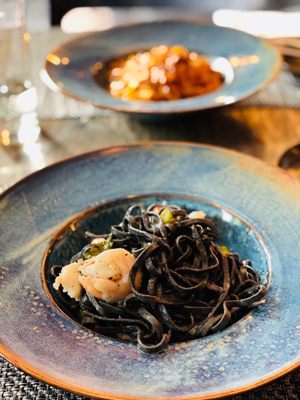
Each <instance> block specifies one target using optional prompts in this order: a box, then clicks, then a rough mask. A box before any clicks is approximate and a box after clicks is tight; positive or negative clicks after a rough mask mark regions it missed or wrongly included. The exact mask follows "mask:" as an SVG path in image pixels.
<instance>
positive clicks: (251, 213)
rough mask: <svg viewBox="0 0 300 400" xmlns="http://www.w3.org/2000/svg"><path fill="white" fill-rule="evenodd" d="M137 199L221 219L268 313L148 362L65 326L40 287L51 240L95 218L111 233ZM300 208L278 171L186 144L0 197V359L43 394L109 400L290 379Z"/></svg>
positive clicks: (207, 392)
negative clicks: (265, 283)
mask: <svg viewBox="0 0 300 400" xmlns="http://www.w3.org/2000/svg"><path fill="white" fill-rule="evenodd" d="M136 196H137V197H138V198H139V201H143V199H146V201H151V200H152V199H153V198H157V197H161V198H164V197H166V198H168V196H171V200H172V202H173V201H175V202H177V203H179V204H182V205H186V206H188V207H194V206H197V207H198V206H199V208H200V207H202V208H204V209H205V211H206V212H207V213H208V214H209V215H210V216H212V217H217V218H219V221H221V225H220V226H223V231H222V232H221V237H222V238H223V239H224V241H225V242H226V243H227V244H229V245H230V246H231V247H232V248H235V249H236V250H237V251H241V252H242V256H245V257H250V258H252V259H253V260H254V263H255V267H257V269H258V270H259V273H260V275H261V276H262V277H263V279H264V280H267V279H269V281H270V289H269V291H268V293H267V296H266V303H265V304H264V305H263V306H261V307H260V308H259V309H256V310H254V311H253V312H251V313H250V314H249V315H248V316H246V317H245V318H244V319H242V320H241V321H239V322H238V323H236V324H235V325H233V326H231V327H230V328H228V329H226V330H224V331H222V332H219V333H217V334H214V335H211V336H208V337H206V338H202V339H198V340H194V341H190V342H184V343H181V344H174V345H170V346H169V347H168V349H167V350H166V351H164V352H162V353H160V354H158V355H150V356H149V355H144V354H141V353H139V351H138V350H137V349H136V347H135V345H133V344H126V343H122V342H118V341H115V340H113V339H110V338H105V337H103V336H99V335H97V334H94V333H92V332H90V331H89V330H87V329H85V328H82V327H80V326H79V325H78V324H77V323H75V322H73V321H72V320H71V319H70V318H68V317H67V316H66V315H64V314H63V313H62V312H61V311H60V310H59V309H58V307H57V306H56V305H55V304H53V303H52V302H51V300H50V299H49V297H48V294H47V293H46V291H45V289H44V286H43V280H42V275H43V274H42V264H43V260H44V257H45V254H46V252H47V249H48V248H49V245H50V243H51V242H52V241H53V238H54V237H55V236H56V235H57V232H58V231H60V230H61V229H62V228H63V227H64V226H66V225H67V224H68V222H69V221H70V220H71V219H73V218H74V217H76V215H79V214H81V213H82V212H84V211H85V210H87V209H88V208H91V207H95V206H97V207H98V208H97V210H98V211H97V212H98V213H99V216H100V217H99V218H100V219H101V218H103V220H104V221H106V223H107V224H108V223H109V220H110V218H112V222H114V218H117V217H118V215H119V213H120V210H121V209H122V207H125V206H126V205H127V204H128V203H130V202H132V201H135V198H136ZM299 199H300V187H299V183H298V182H297V181H296V180H294V179H292V178H291V177H289V175H287V174H286V173H284V172H281V171H280V170H279V169H276V168H273V167H270V166H268V165H266V164H264V163H262V162H260V161H258V160H255V159H253V158H250V157H247V156H245V155H240V154H238V153H234V152H231V151H227V150H221V149H218V148H214V147H209V146H197V145H192V144H179V143H173V144H172V143H156V144H155V143H148V144H140V145H133V146H128V147H115V148H109V149H104V150H101V151H99V152H94V153H90V154H86V155H83V156H79V157H77V158H73V159H70V160H67V161H65V162H63V163H60V164H56V165H54V166H52V167H50V168H47V169H45V170H42V171H40V172H38V173H36V174H34V175H32V176H31V177H29V178H27V179H25V180H23V181H21V182H20V183H18V184H17V185H15V186H14V187H13V188H11V189H10V190H9V191H7V192H6V193H4V194H3V195H2V196H1V197H0V286H1V291H0V350H1V353H2V354H3V355H4V356H5V357H6V358H7V359H8V360H10V361H11V362H13V363H14V364H15V365H17V366H18V367H20V368H22V369H24V370H25V371H27V372H28V373H30V374H32V375H34V376H36V377H38V378H40V379H43V380H45V381H47V382H48V383H50V384H54V385H57V386H60V387H62V388H64V389H67V390H71V391H74V392H77V393H81V394H84V395H89V396H93V397H98V398H105V399H122V400H125V399H155V400H157V399H178V400H179V399H196V398H197V399H209V398H216V397H220V396H224V395H225V394H234V393H238V392H240V391H243V390H247V389H250V388H253V387H256V386H257V385H258V384H261V383H264V382H267V381H269V380H271V379H274V378H275V377H278V376H280V375H281V374H283V373H285V372H288V371H290V370H291V369H292V368H295V367H296V366H297V365H299V356H300V315H299V309H300V292H299V282H300V269H299V265H300V249H299V238H298V236H299V235H298V227H299V224H300V202H299ZM101 210H102V211H101ZM103 210H104V211H103ZM93 212H95V211H93ZM89 215H93V214H86V215H85V216H84V220H82V221H83V222H85V221H88V219H89ZM79 225H80V224H79ZM227 228H228V229H227ZM57 254H58V253H57Z"/></svg>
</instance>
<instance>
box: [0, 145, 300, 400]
mask: <svg viewBox="0 0 300 400" xmlns="http://www.w3.org/2000/svg"><path fill="white" fill-rule="evenodd" d="M157 145H158V146H159V145H161V146H168V145H169V146H176V147H198V148H208V149H212V150H216V151H220V150H221V151H222V152H225V153H229V154H232V155H239V156H240V155H242V156H243V157H246V158H249V159H250V160H251V159H252V161H254V162H262V163H265V164H266V165H269V166H271V167H272V168H274V170H275V171H276V170H277V171H278V172H281V173H282V174H283V175H285V176H286V178H287V179H290V180H291V181H294V182H295V183H296V182H298V181H297V179H296V178H294V177H293V176H291V175H290V174H289V173H284V172H285V171H283V170H281V169H280V168H279V167H276V166H273V165H270V164H268V163H266V162H264V161H262V160H259V159H257V158H256V157H253V156H251V155H248V154H242V153H240V152H238V151H235V150H230V149H225V148H221V147H219V146H214V145H209V144H200V143H193V142H184V141H139V142H132V143H130V144H126V145H119V146H109V147H105V148H102V149H99V150H94V151H89V152H86V153H82V154H79V155H76V156H73V157H67V158H65V159H63V160H61V161H58V162H56V163H53V164H51V165H49V166H47V167H45V168H43V169H41V170H38V171H36V172H33V173H31V174H29V175H27V176H26V177H24V178H23V179H21V180H20V181H18V182H17V183H15V184H14V185H13V186H11V187H10V188H8V189H7V190H6V191H4V192H3V193H1V194H0V201H1V200H2V198H4V197H5V196H6V195H7V194H8V193H10V192H12V191H13V190H15V188H16V187H17V186H19V185H20V184H21V183H23V182H24V181H26V180H27V179H29V178H32V177H34V176H36V175H39V174H42V173H44V172H45V171H48V170H50V169H52V168H56V167H57V166H59V165H62V164H65V163H68V162H72V161H75V160H78V159H82V158H85V157H87V156H90V155H98V156H99V155H101V154H104V155H105V154H110V153H116V152H121V151H126V150H128V149H132V148H147V147H149V148H150V147H153V146H157ZM0 355H1V356H2V357H4V358H5V359H6V360H7V361H8V362H10V363H12V364H13V365H14V366H15V367H17V368H20V369H21V370H23V371H24V372H26V373H28V374H29V375H31V376H32V377H34V378H37V379H39V380H41V381H43V382H45V383H47V384H49V385H52V386H55V387H57V388H59V389H63V390H66V391H68V392H72V393H76V394H79V395H83V396H88V397H91V398H96V399H102V400H104V399H105V400H172V398H171V397H170V398H168V397H153V398H151V397H140V396H139V397H132V396H129V397H128V396H126V397H124V396H116V395H110V394H108V393H101V392H98V391H97V392H95V391H93V390H89V389H83V388H82V387H78V386H75V385H68V384H66V383H65V382H64V381H63V380H59V379H53V378H51V376H49V375H47V374H43V373H41V372H40V371H39V370H38V369H35V368H32V367H31V365H30V364H29V363H27V362H26V361H24V360H22V358H21V357H19V356H18V355H16V354H15V353H13V352H12V351H10V350H9V349H7V348H6V347H5V346H4V345H3V344H2V343H0ZM299 367H300V359H299V360H295V361H294V362H292V363H289V364H288V365H287V366H286V367H283V368H282V369H280V370H278V371H277V372H276V373H273V374H272V375H270V376H267V377H264V378H262V379H259V380H257V381H256V382H253V383H251V384H248V385H244V386H241V387H239V388H235V389H231V390H227V391H222V392H216V393H212V394H208V395H197V396H180V397H177V399H178V400H213V399H220V398H224V397H227V396H233V395H237V394H241V393H244V392H247V391H250V390H253V389H257V388H259V387H261V386H263V385H265V384H267V383H270V382H272V381H274V380H276V379H278V378H281V377H282V376H284V375H286V374H288V373H290V372H292V371H294V370H296V369H297V368H299ZM108 396H109V397H108Z"/></svg>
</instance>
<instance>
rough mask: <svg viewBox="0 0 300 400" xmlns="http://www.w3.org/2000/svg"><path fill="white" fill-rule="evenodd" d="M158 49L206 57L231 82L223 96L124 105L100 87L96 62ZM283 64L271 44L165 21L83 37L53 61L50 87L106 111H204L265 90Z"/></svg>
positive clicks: (50, 60) (222, 90) (220, 93)
mask: <svg viewBox="0 0 300 400" xmlns="http://www.w3.org/2000/svg"><path fill="white" fill-rule="evenodd" d="M157 44H166V45H172V44H181V45H183V46H185V47H187V48H188V49H190V50H194V51H197V52H198V53H201V54H204V56H205V57H207V59H208V60H209V61H210V63H211V65H212V66H213V68H214V69H216V70H219V71H220V72H221V73H222V74H223V75H224V77H225V82H224V84H223V85H222V86H221V87H220V89H219V90H216V91H214V92H211V93H209V94H206V95H202V96H197V97H193V98H189V99H183V100H176V101H159V102H139V101H123V100H120V99H117V98H115V97H113V96H111V95H110V94H109V93H108V92H107V91H106V90H104V89H101V88H100V87H99V86H98V85H97V84H96V83H95V81H94V78H93V76H92V73H91V69H92V67H93V65H94V64H95V63H96V62H99V61H102V62H105V61H106V60H111V59H114V58H117V57H119V56H120V55H122V56H123V55H125V54H129V53H132V52H135V51H138V50H141V49H142V50H146V49H149V48H151V47H153V46H155V45H157ZM280 66H281V59H280V57H279V55H278V53H277V52H276V51H275V49H274V48H273V47H272V46H271V45H270V44H268V43H267V42H265V41H263V40H261V39H258V38H256V37H254V36H251V35H249V34H247V33H243V32H240V31H237V30H233V29H228V28H222V27H216V26H209V25H199V24H196V23H188V22H174V21H165V22H157V23H147V24H140V25H132V26H124V27H118V28H115V29H111V30H108V31H104V32H99V33H95V34H92V35H89V36H84V37H80V38H78V39H76V40H74V41H71V42H68V43H65V44H63V45H62V46H60V47H59V48H57V49H56V50H53V51H52V53H51V54H49V55H48V57H47V61H46V65H45V72H46V78H45V82H46V83H48V84H49V85H50V86H51V87H52V88H54V89H56V90H59V91H62V92H63V93H65V94H67V95H69V96H72V97H75V98H77V99H80V100H83V101H86V102H89V103H92V104H94V105H96V106H98V107H101V108H108V109H112V110H118V111H124V112H129V113H138V114H172V113H184V112H189V111H196V110H204V109H207V108H213V107H218V106H223V105H226V104H231V103H234V102H236V101H238V100H241V99H243V98H245V97H247V96H249V95H251V94H253V93H254V92H256V91H257V90H259V89H261V88H262V87H263V86H265V85H266V84H267V83H268V82H269V81H270V80H271V79H273V78H274V77H275V76H276V75H277V73H278V72H279V70H280Z"/></svg>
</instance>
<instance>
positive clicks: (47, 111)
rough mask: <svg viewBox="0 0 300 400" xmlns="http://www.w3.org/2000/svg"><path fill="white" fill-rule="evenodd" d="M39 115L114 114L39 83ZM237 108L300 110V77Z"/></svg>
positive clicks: (287, 76)
mask: <svg viewBox="0 0 300 400" xmlns="http://www.w3.org/2000/svg"><path fill="white" fill-rule="evenodd" d="M38 91H39V93H40V96H39V107H38V111H39V116H40V118H41V119H47V120H48V119H65V118H80V119H82V120H84V119H89V118H92V117H100V116H107V115H109V114H113V112H112V111H108V110H101V109H98V108H96V107H94V106H92V105H90V104H86V103H83V102H80V101H77V100H75V99H72V98H69V97H66V96H64V95H62V94H60V93H56V92H52V91H51V90H50V89H48V88H47V87H46V86H45V85H44V84H42V83H40V84H38ZM235 106H236V107H247V106H248V107H249V106H252V107H291V108H300V77H297V76H296V75H293V74H292V73H291V72H289V71H288V70H283V71H282V72H281V73H280V75H279V76H278V78H277V79H276V80H274V81H273V82H271V83H270V84H269V85H268V86H267V87H266V88H265V89H263V90H261V91H259V92H258V93H255V94H254V95H252V96H250V97H248V98H247V99H245V100H243V101H240V102H238V103H237V104H236V105H235Z"/></svg>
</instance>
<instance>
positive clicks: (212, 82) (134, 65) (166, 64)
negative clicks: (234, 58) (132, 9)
mask: <svg viewBox="0 0 300 400" xmlns="http://www.w3.org/2000/svg"><path fill="white" fill-rule="evenodd" d="M223 81H224V79H223V76H222V74H221V73H220V72H217V71H214V70H213V69H212V68H211V66H210V64H209V62H208V61H207V60H206V59H205V57H203V56H201V55H199V54H197V53H196V52H194V51H192V52H189V51H188V50H187V49H186V48H185V47H183V46H179V45H175V46H171V47H167V46H165V45H160V46H156V47H152V48H151V49H150V50H149V51H145V52H138V53H135V54H130V55H129V56H127V57H122V58H119V59H117V60H114V61H112V62H111V63H110V64H109V66H108V72H107V75H106V89H107V90H108V91H109V92H110V93H111V95H112V96H115V97H118V98H121V99H122V100H142V101H157V100H178V99H184V98H188V97H194V96H199V95H203V94H205V93H209V92H212V91H213V90H216V89H218V88H219V87H220V86H221V85H222V83H223Z"/></svg>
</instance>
